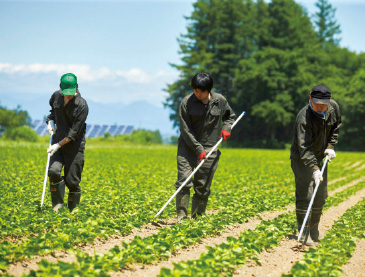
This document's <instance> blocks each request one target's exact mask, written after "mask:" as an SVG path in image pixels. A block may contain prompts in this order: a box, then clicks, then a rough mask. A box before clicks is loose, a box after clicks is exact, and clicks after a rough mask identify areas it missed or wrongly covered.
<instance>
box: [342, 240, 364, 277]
mask: <svg viewBox="0 0 365 277" xmlns="http://www.w3.org/2000/svg"><path fill="white" fill-rule="evenodd" d="M342 270H343V275H342V276H344V277H354V276H356V277H364V276H365V240H360V239H359V240H357V243H356V249H355V252H354V253H353V254H352V257H351V259H350V260H349V261H348V262H347V263H346V264H345V265H344V266H343V267H342Z"/></svg>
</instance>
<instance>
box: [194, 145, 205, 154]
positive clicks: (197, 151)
mask: <svg viewBox="0 0 365 277" xmlns="http://www.w3.org/2000/svg"><path fill="white" fill-rule="evenodd" d="M204 151H205V150H204V147H203V146H202V145H199V146H198V148H197V149H196V154H197V155H198V156H199V154H200V153H202V152H204Z"/></svg>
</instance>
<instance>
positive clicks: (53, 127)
mask: <svg viewBox="0 0 365 277" xmlns="http://www.w3.org/2000/svg"><path fill="white" fill-rule="evenodd" d="M47 129H48V133H49V134H50V135H51V134H52V132H53V134H55V133H56V125H55V124H54V121H53V120H50V121H48V125H47Z"/></svg>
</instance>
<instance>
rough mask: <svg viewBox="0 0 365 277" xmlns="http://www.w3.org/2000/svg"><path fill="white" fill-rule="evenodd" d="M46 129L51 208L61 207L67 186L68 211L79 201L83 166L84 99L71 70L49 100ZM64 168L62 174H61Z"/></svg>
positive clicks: (85, 114)
mask: <svg viewBox="0 0 365 277" xmlns="http://www.w3.org/2000/svg"><path fill="white" fill-rule="evenodd" d="M49 104H50V106H51V110H50V114H49V115H48V117H47V120H46V122H47V124H48V131H49V133H50V134H52V133H53V137H52V145H51V146H50V147H49V148H48V149H47V152H48V153H50V155H51V159H50V165H49V170H48V176H49V180H50V183H51V184H50V189H51V199H52V208H53V209H54V210H55V211H57V210H58V209H60V208H63V206H64V200H63V199H64V195H65V186H67V188H68V189H69V194H68V208H69V210H70V212H72V210H73V209H74V208H75V207H76V205H78V204H79V203H80V198H81V187H80V182H81V173H82V170H83V167H84V150H85V133H86V123H85V121H86V118H87V115H88V113H89V108H88V105H87V102H86V100H85V99H84V98H82V97H81V94H80V92H79V90H78V84H77V77H76V76H75V75H74V74H72V73H67V74H64V75H63V76H62V77H61V83H60V90H57V91H56V92H54V93H53V94H52V96H51V99H50V100H49ZM62 167H64V176H61V171H62Z"/></svg>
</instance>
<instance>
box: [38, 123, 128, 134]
mask: <svg viewBox="0 0 365 277" xmlns="http://www.w3.org/2000/svg"><path fill="white" fill-rule="evenodd" d="M31 128H32V129H33V130H34V131H35V132H36V133H37V134H38V135H39V136H44V135H46V134H48V130H47V124H46V122H44V121H43V120H34V121H33V122H32V126H31ZM133 129H134V128H133V126H131V125H98V124H87V125H86V134H85V137H87V138H96V137H103V136H104V134H105V133H109V134H110V135H111V136H118V135H130V134H132V132H133Z"/></svg>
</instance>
